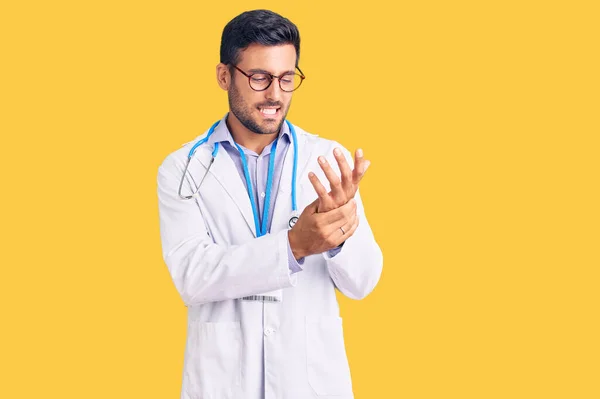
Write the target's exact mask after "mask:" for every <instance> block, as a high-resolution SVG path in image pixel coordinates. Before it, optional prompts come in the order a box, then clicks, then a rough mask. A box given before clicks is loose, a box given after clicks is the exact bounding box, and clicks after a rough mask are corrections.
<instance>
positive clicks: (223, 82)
mask: <svg viewBox="0 0 600 399" xmlns="http://www.w3.org/2000/svg"><path fill="white" fill-rule="evenodd" d="M217 83H219V86H220V87H221V89H223V90H225V91H227V90H229V85H230V84H231V75H230V73H229V68H228V67H227V65H225V64H223V63H219V64H218V65H217Z"/></svg>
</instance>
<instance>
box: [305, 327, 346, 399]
mask: <svg viewBox="0 0 600 399" xmlns="http://www.w3.org/2000/svg"><path fill="white" fill-rule="evenodd" d="M306 366H307V372H308V382H309V384H310V386H311V387H312V388H313V390H314V391H315V392H316V394H317V395H318V396H329V395H348V396H350V395H352V381H351V376H350V367H349V364H348V358H347V356H346V348H345V346H344V333H343V328H342V318H341V317H339V316H325V317H307V318H306Z"/></svg>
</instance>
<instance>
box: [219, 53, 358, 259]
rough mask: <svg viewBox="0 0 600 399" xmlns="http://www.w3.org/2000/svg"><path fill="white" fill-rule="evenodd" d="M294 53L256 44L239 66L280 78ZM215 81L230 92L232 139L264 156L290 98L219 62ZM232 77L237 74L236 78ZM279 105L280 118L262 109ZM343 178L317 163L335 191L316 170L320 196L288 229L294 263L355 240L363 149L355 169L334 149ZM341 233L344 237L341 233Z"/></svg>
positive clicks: (292, 67)
mask: <svg viewBox="0 0 600 399" xmlns="http://www.w3.org/2000/svg"><path fill="white" fill-rule="evenodd" d="M295 65H296V50H295V48H294V46H293V45H291V44H285V45H280V46H262V45H259V44H252V45H250V46H248V47H247V48H246V49H244V50H243V51H241V52H240V57H239V62H238V63H237V67H238V68H240V69H241V70H243V71H244V72H246V73H248V74H249V73H251V72H252V71H251V70H252V69H262V70H265V71H268V72H269V73H271V74H273V75H276V76H280V75H281V74H283V73H284V72H287V71H294V70H295ZM216 72H217V82H218V84H219V86H220V87H221V88H222V89H223V90H225V91H227V93H228V99H229V114H228V117H227V120H226V122H227V127H228V128H229V131H230V132H231V135H232V136H233V138H234V140H235V141H236V142H237V143H238V144H240V145H242V146H244V147H246V148H248V149H250V150H252V151H254V152H256V153H257V154H261V153H262V151H263V150H264V148H265V147H266V146H268V145H269V144H270V143H271V142H272V141H273V140H275V138H277V135H278V134H279V132H280V130H281V126H282V124H283V123H284V122H285V118H286V116H287V113H288V111H289V108H290V105H291V102H292V94H293V93H288V92H284V91H283V90H281V88H280V87H279V84H278V82H277V79H274V80H273V82H272V83H271V85H270V86H269V88H268V89H266V90H264V91H255V90H253V89H252V88H251V87H250V85H249V84H248V78H247V77H246V76H244V75H243V74H242V73H241V72H239V71H238V70H236V69H235V68H233V71H232V72H230V71H229V68H228V66H227V65H225V64H222V63H219V64H218V65H217V68H216ZM232 74H233V76H232ZM264 106H280V107H281V109H280V111H279V112H278V113H277V115H276V116H274V117H271V116H268V117H264V116H263V115H262V113H261V112H260V110H259V107H264ZM334 157H335V159H336V162H337V163H338V166H339V169H340V172H341V177H338V176H337V174H336V173H335V171H334V170H333V168H332V167H331V165H329V163H328V162H327V161H326V160H325V157H323V156H320V157H319V165H320V167H321V169H322V170H323V172H324V173H325V176H326V177H327V179H328V180H329V185H330V187H331V191H330V192H327V190H326V189H325V187H324V186H323V184H322V183H321V182H320V181H319V179H318V178H317V177H316V175H315V174H314V173H312V172H310V173H309V175H308V177H309V180H310V182H311V184H312V185H313V187H314V189H315V191H316V193H317V195H318V198H317V199H316V200H315V201H314V202H313V203H312V204H310V205H308V206H307V207H306V208H305V209H304V211H303V212H302V214H301V215H300V216H299V218H298V221H297V222H296V224H295V225H294V227H293V228H292V229H291V230H289V232H288V237H289V241H290V247H291V249H292V252H293V253H294V257H295V258H296V259H300V258H302V257H305V256H308V255H313V254H318V253H322V252H325V251H327V250H330V249H333V248H335V247H337V246H339V245H340V244H341V243H342V242H344V241H345V240H347V239H348V238H349V237H351V236H352V235H353V234H354V232H355V231H356V228H357V227H358V220H359V219H358V217H357V213H356V202H355V200H354V195H355V194H356V192H357V190H358V185H359V183H360V181H361V179H362V178H363V176H364V174H365V172H366V170H367V168H368V166H369V164H370V161H367V160H365V159H364V155H363V153H362V150H360V149H358V150H357V151H356V153H355V160H354V169H351V168H350V165H348V162H347V161H346V158H345V157H344V155H343V154H342V152H341V150H340V149H339V148H336V149H335V150H334ZM342 229H343V230H344V233H342Z"/></svg>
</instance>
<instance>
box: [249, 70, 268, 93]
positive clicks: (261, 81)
mask: <svg viewBox="0 0 600 399" xmlns="http://www.w3.org/2000/svg"><path fill="white" fill-rule="evenodd" d="M269 83H271V77H270V76H269V75H267V74H263V73H255V74H254V75H252V77H251V78H250V86H251V87H252V88H253V89H254V90H264V89H266V88H267V86H269Z"/></svg>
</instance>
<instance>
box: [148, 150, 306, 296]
mask: <svg viewBox="0 0 600 399" xmlns="http://www.w3.org/2000/svg"><path fill="white" fill-rule="evenodd" d="M177 169H178V168H176V167H174V166H169V164H168V163H167V162H166V161H165V162H163V164H162V165H161V166H160V167H159V168H158V177H157V183H158V189H157V191H158V206H159V219H160V237H161V245H162V255H163V259H164V261H165V263H166V265H167V268H168V270H169V273H170V275H171V278H172V280H173V282H174V284H175V287H176V289H177V291H178V292H179V294H180V296H181V298H182V299H183V301H184V303H185V305H186V306H195V305H200V304H204V303H208V302H215V301H222V300H227V299H234V298H241V297H244V296H249V295H259V294H261V293H264V292H270V291H274V290H278V289H281V288H287V287H292V286H295V285H296V280H297V275H296V273H295V274H291V273H290V270H289V263H288V262H289V259H288V245H289V244H288V237H287V233H288V230H282V231H280V232H278V233H275V234H267V235H264V236H262V237H259V238H254V239H251V240H249V241H247V242H246V243H244V244H241V245H217V244H215V243H214V241H213V240H212V238H211V237H210V236H209V234H208V231H207V229H206V226H205V223H204V219H203V217H202V214H201V212H200V209H199V207H198V204H197V203H196V200H195V199H190V200H182V199H181V198H180V197H179V195H178V194H177V190H178V187H179V179H180V177H177V176H176V171H177ZM174 171H175V172H174Z"/></svg>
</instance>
